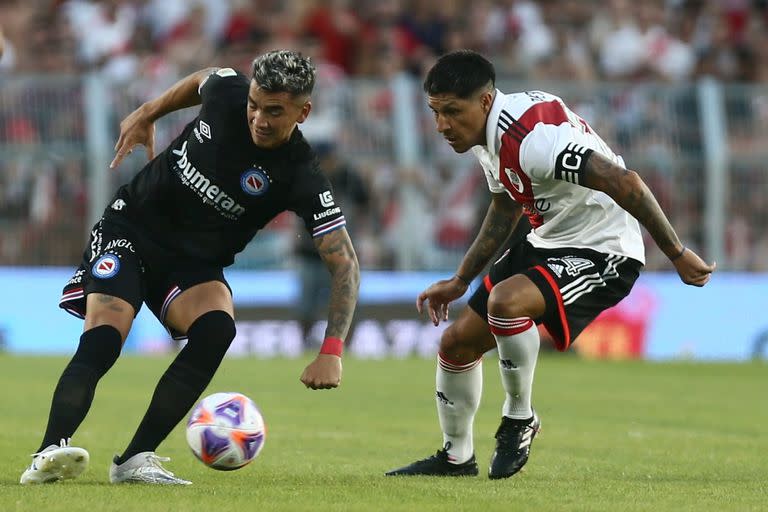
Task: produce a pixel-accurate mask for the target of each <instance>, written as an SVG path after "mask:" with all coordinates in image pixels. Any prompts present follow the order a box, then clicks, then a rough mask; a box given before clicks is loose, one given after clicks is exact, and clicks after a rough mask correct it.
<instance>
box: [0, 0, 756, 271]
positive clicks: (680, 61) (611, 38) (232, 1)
mask: <svg viewBox="0 0 768 512" xmlns="http://www.w3.org/2000/svg"><path fill="white" fill-rule="evenodd" d="M0 28H2V32H3V33H4V34H5V38H6V42H5V51H4V53H3V56H2V58H0V84H2V85H1V86H0V151H2V154H3V155H4V156H3V157H2V158H0V227H1V228H2V230H1V232H2V234H0V264H59V265H69V264H73V263H74V262H76V261H77V260H78V257H79V251H81V250H82V243H83V240H84V233H85V229H86V228H85V227H84V226H85V218H84V217H85V212H86V202H87V186H86V178H85V177H86V168H85V167H86V162H85V158H84V156H83V154H84V151H85V149H86V148H85V131H86V128H85V126H84V123H85V122H84V120H83V115H82V109H83V98H82V95H83V92H82V87H81V84H79V83H78V82H77V81H71V80H70V81H68V80H67V78H66V77H67V76H69V77H71V78H72V79H76V77H78V76H82V75H83V73H85V72H90V71H97V72H99V73H100V74H101V75H102V76H105V77H108V79H109V80H110V81H111V82H112V83H114V84H116V87H115V88H114V94H115V97H114V103H115V105H114V119H112V120H111V121H112V122H111V124H112V125H113V126H112V128H113V129H115V130H116V129H117V125H118V122H119V119H120V118H121V117H122V116H124V115H125V114H127V113H128V112H129V111H130V110H131V109H132V108H135V107H136V106H138V104H140V103H141V102H142V101H145V100H147V99H149V98H151V97H154V96H155V95H157V94H159V93H160V92H161V91H162V90H164V89H165V88H166V87H167V86H169V85H170V84H171V83H173V82H174V81H175V80H176V79H177V78H179V77H181V76H183V75H184V74H186V73H189V72H192V71H196V70H198V69H201V68H204V67H207V66H211V65H217V66H231V67H234V68H236V69H239V70H241V71H244V72H247V70H248V68H249V65H250V62H251V60H252V58H253V57H254V56H255V55H257V54H258V53H260V52H262V51H265V50H269V49H273V48H291V49H296V50H300V51H302V52H304V53H305V54H308V55H310V56H312V57H313V60H314V62H315V64H316V66H317V68H318V90H317V94H316V97H315V110H314V111H313V114H312V117H311V118H310V119H311V120H312V122H313V124H311V123H308V125H307V127H306V128H307V130H308V136H309V138H310V139H311V140H312V139H314V142H318V143H328V142H330V141H333V144H334V147H333V148H332V150H333V152H334V153H333V154H334V157H335V158H338V159H340V160H341V163H339V165H344V166H345V167H346V168H347V171H345V172H350V173H355V174H357V175H358V176H359V179H360V182H361V183H363V184H364V186H365V187H366V188H367V194H366V196H367V197H368V199H367V200H366V203H365V207H364V208H363V207H355V212H354V217H355V220H354V223H353V224H352V226H353V227H354V229H355V231H356V233H354V235H356V245H357V247H358V251H359V252H360V257H361V262H362V264H363V266H364V267H366V268H398V267H403V266H405V267H406V268H435V267H446V268H450V266H451V265H452V264H453V262H454V261H455V258H456V256H457V255H459V256H460V254H461V253H462V249H463V248H465V247H466V246H467V245H468V243H469V242H471V239H472V237H473V235H474V233H475V232H476V229H477V227H478V225H479V222H480V221H481V220H482V214H483V213H484V211H485V206H486V204H487V203H486V201H487V196H488V195H487V189H486V187H485V183H484V180H483V177H482V173H481V172H480V171H479V169H478V167H477V166H476V165H475V164H474V162H473V161H472V160H471V158H470V159H469V160H468V159H467V158H459V157H457V156H456V155H454V154H453V153H452V152H451V151H450V148H448V147H447V146H446V145H445V144H443V143H441V142H440V141H437V140H436V139H435V137H434V133H433V132H434V127H433V125H432V120H431V117H430V116H429V113H428V111H426V109H425V111H424V112H423V119H420V120H419V123H420V126H421V129H422V131H423V134H422V138H423V144H424V154H425V155H426V156H428V158H427V159H426V160H424V161H423V162H420V165H419V166H413V165H412V166H405V167H404V166H398V163H397V162H396V160H395V159H394V157H393V153H394V151H395V150H394V147H393V144H394V142H393V133H392V131H393V125H392V110H393V105H392V103H393V99H392V94H391V92H390V89H389V85H388V84H389V80H390V79H391V78H392V77H394V76H397V75H399V74H403V73H404V74H406V75H411V76H413V77H415V78H416V79H420V78H421V77H423V74H424V71H425V70H426V69H427V68H428V67H429V66H430V65H431V64H432V63H433V62H434V59H435V57H436V56H437V55H440V54H441V53H444V52H446V51H450V50H453V49H457V48H472V49H476V50H479V51H482V52H483V53H485V54H486V55H487V56H489V57H490V58H491V59H492V60H493V62H494V63H495V65H496V67H497V72H498V74H499V76H500V81H501V82H502V83H504V82H506V83H511V84H514V83H520V84H525V85H526V86H528V88H541V89H547V90H551V91H552V92H554V93H556V94H561V95H562V96H563V97H564V99H565V100H566V101H567V102H568V103H569V104H571V107H572V108H573V109H574V110H575V111H576V112H577V113H579V114H581V115H582V117H584V118H586V119H587V120H588V121H589V122H590V123H591V124H592V125H593V126H594V127H595V128H596V129H597V131H598V132H599V133H600V134H601V135H602V136H603V138H605V139H606V140H607V141H608V142H609V144H611V145H612V146H613V147H614V148H615V149H616V150H617V152H619V153H621V154H623V155H624V157H625V160H626V161H627V163H628V165H630V166H631V167H633V168H636V169H637V170H638V171H640V172H641V173H643V175H644V176H645V177H646V179H647V181H648V182H649V184H650V185H651V187H652V189H653V190H654V191H656V192H657V195H658V197H659V200H660V202H661V203H662V206H663V207H664V208H665V209H667V211H668V212H669V213H670V217H672V220H673V222H674V223H675V225H676V227H678V231H680V232H681V235H682V236H683V237H685V238H686V239H688V240H691V243H692V244H694V245H699V247H697V249H698V250H701V244H702V239H703V230H704V226H703V224H704V222H705V220H704V219H705V216H704V214H703V208H704V205H703V194H704V183H703V176H704V173H703V167H704V162H703V158H704V155H703V152H702V147H701V134H700V133H699V125H700V122H699V114H698V108H699V107H698V105H697V103H696V101H697V100H696V96H695V86H693V85H691V84H694V83H695V81H696V80H697V79H699V78H701V77H703V76H711V77H714V78H716V79H718V80H720V81H722V82H723V83H726V84H731V83H733V84H736V83H738V84H749V85H751V86H752V87H753V88H755V87H757V88H762V89H759V90H762V95H758V96H757V97H754V98H746V99H745V98H744V97H742V96H741V95H739V94H732V95H729V100H728V101H727V104H726V109H727V113H728V115H729V122H730V121H731V116H733V120H734V121H735V122H733V123H731V126H730V127H729V128H731V129H733V130H734V131H733V133H732V134H731V136H730V138H731V140H729V144H730V146H731V149H732V153H735V152H737V156H744V155H746V156H747V157H745V159H743V161H742V163H740V164H739V165H733V166H732V168H731V173H730V175H731V178H732V183H731V187H730V188H729V190H728V191H724V194H726V195H727V203H728V204H729V205H730V206H729V211H728V214H729V217H728V219H729V223H730V226H729V230H728V232H727V241H726V242H727V250H728V254H729V260H730V266H731V267H732V268H736V269H748V270H762V271H765V270H768V235H766V234H765V233H764V232H763V231H764V230H761V229H760V228H759V226H760V225H763V224H764V223H765V221H766V220H768V207H766V204H767V202H766V201H764V197H765V193H766V191H767V188H768V180H767V179H766V177H765V171H764V169H765V166H764V163H763V162H764V159H762V158H761V157H760V155H761V154H763V153H761V152H765V150H766V148H767V147H768V141H766V140H765V138H760V137H759V136H758V135H757V134H759V132H760V131H762V133H766V131H767V130H766V127H768V91H767V90H766V88H767V87H768V0H643V1H630V0H599V1H598V0H538V1H533V0H473V1H469V0H409V1H405V0H387V1H378V0H100V1H97V0H65V1H62V0H0ZM4 76H5V77H14V78H18V77H29V80H26V81H21V82H19V81H16V82H10V81H4V80H3V77H4ZM41 77H44V78H41ZM350 80H351V82H354V84H355V86H354V87H347V84H349V83H351V82H350ZM9 84H10V85H9ZM611 84H613V85H611ZM617 84H618V85H617ZM643 84H645V85H649V84H651V85H652V86H651V87H650V88H648V87H646V88H643V87H642V85H643ZM654 87H658V89H654ZM750 90H753V89H750ZM505 92H512V91H511V89H507V90H506V91H505ZM656 92H658V94H656ZM52 112H58V113H59V115H54V114H52ZM178 126H179V123H176V124H174V126H173V128H172V129H171V128H169V129H167V134H168V136H167V137H166V138H165V139H163V138H162V134H160V140H159V141H158V142H159V143H160V144H165V143H167V142H168V140H169V137H171V136H173V135H175V133H176V132H177V128H178ZM729 133H730V132H729ZM323 134H325V136H323ZM329 151H330V150H329ZM750 155H751V156H750ZM134 165H135V168H136V169H138V168H139V166H140V165H141V162H140V161H138V160H135V161H134ZM123 178H125V176H123ZM404 188H405V189H407V190H409V191H411V192H413V191H415V194H411V195H408V193H405V194H404V193H403V189H404ZM406 203H407V204H406ZM405 215H407V216H409V217H413V216H414V215H417V216H418V217H419V223H421V224H422V225H424V226H428V225H429V226H432V228H431V233H430V236H431V240H430V245H429V247H427V248H424V247H423V246H422V247H421V249H420V250H419V251H417V252H418V253H419V255H420V256H419V257H418V258H416V259H415V260H413V261H411V260H409V263H407V264H405V265H403V263H402V261H399V259H402V257H403V254H404V253H403V251H402V245H403V244H407V243H415V242H416V241H415V240H407V241H406V240H403V238H402V233H403V231H402V230H401V229H400V227H402V224H403V222H411V223H413V220H412V219H410V220H409V219H406V220H404V219H403V216H405ZM731 228H732V229H731ZM272 229H273V230H275V231H276V232H278V233H286V232H289V231H291V230H292V229H293V225H292V224H291V222H289V221H284V220H282V221H279V222H277V223H275V225H274V226H273V227H272ZM295 238H296V237H295V236H291V237H282V238H280V237H275V240H282V241H277V242H275V247H276V252H277V253H279V252H280V251H281V250H283V251H284V250H285V249H286V246H285V244H286V243H291V242H290V240H295ZM286 240H289V241H288V242H286ZM297 245H298V246H301V244H300V243H299V244H297ZM650 245H652V244H650ZM755 249H757V251H756V250H755ZM300 252H301V251H299V253H300ZM259 258H262V260H263V257H262V256H254V259H253V262H254V264H261V263H262V262H263V261H262V260H260V259H259ZM243 261H248V254H246V255H245V256H244V259H243ZM277 261H284V259H280V258H277ZM265 264H267V265H269V264H270V262H266V263H265ZM648 267H649V268H650V269H668V268H669V265H668V263H667V262H666V261H664V259H663V257H661V255H660V254H659V253H658V252H657V251H655V250H653V249H652V248H650V249H649V262H648Z"/></svg>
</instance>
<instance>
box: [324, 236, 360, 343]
mask: <svg viewBox="0 0 768 512" xmlns="http://www.w3.org/2000/svg"><path fill="white" fill-rule="evenodd" d="M315 247H317V252H318V254H320V257H321V258H322V260H323V262H325V265H326V267H328V271H329V272H330V273H331V297H330V300H329V303H328V327H327V329H326V330H325V335H326V337H328V336H331V337H334V338H341V339H344V338H345V337H346V336H347V332H348V331H349V325H350V324H351V323H352V315H353V314H354V312H355V305H357V293H358V289H359V287H360V267H359V265H358V263H357V255H356V254H355V249H354V248H353V247H352V241H351V240H350V239H349V235H348V234H347V230H346V229H344V228H341V229H337V230H336V231H331V232H330V233H328V234H327V235H325V236H322V237H319V238H317V239H316V240H315Z"/></svg>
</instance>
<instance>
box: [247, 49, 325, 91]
mask: <svg viewBox="0 0 768 512" xmlns="http://www.w3.org/2000/svg"><path fill="white" fill-rule="evenodd" d="M251 78H252V79H253V80H255V81H256V83H257V84H259V87H261V88H262V89H264V90H266V91H269V92H288V93H291V94H292V95H294V96H301V95H309V94H312V89H314V87H315V67H314V66H313V65H312V61H310V59H309V58H308V57H304V56H303V55H302V54H301V53H299V52H293V51H290V50H273V51H271V52H267V53H265V54H264V55H260V56H258V57H256V59H255V60H254V61H253V74H252V76H251Z"/></svg>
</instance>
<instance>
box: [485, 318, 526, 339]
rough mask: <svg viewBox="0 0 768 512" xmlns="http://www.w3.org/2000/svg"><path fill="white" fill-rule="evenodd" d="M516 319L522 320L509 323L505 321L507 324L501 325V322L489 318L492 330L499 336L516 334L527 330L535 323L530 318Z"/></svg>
mask: <svg viewBox="0 0 768 512" xmlns="http://www.w3.org/2000/svg"><path fill="white" fill-rule="evenodd" d="M515 320H520V322H513V323H507V322H506V321H505V324H507V325H501V323H497V322H494V321H493V320H488V325H489V326H490V327H491V332H492V333H493V334H496V335H497V336H514V335H515V334H520V333H521V332H525V331H527V330H528V329H530V328H531V327H533V325H534V324H533V320H531V319H530V318H525V319H523V318H520V319H515Z"/></svg>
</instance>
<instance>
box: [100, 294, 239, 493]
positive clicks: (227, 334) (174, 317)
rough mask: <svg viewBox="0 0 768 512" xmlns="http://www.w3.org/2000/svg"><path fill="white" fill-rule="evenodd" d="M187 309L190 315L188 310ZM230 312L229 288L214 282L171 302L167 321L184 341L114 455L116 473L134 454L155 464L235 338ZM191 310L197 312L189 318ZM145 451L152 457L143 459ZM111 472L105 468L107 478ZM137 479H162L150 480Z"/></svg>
mask: <svg viewBox="0 0 768 512" xmlns="http://www.w3.org/2000/svg"><path fill="white" fill-rule="evenodd" d="M208 285H211V286H208ZM216 285H221V287H223V288H224V290H225V291H226V295H223V294H221V293H217V292H220V291H221V289H219V288H218V286H216ZM206 297H208V299H209V300H208V302H206ZM177 301H179V302H177ZM218 308H220V309H218ZM189 310H192V311H193V312H194V313H193V314H189ZM232 310H233V308H232V300H231V295H229V290H228V289H226V287H225V286H224V285H223V284H222V283H218V282H216V283H213V282H210V283H204V284H202V285H198V286H195V287H192V288H189V289H188V290H185V291H184V292H182V293H181V294H180V295H179V297H178V298H177V299H176V300H175V301H174V302H172V303H171V305H170V307H169V313H168V317H167V318H168V319H169V320H168V322H167V323H168V324H169V325H170V326H171V327H173V328H174V329H175V330H178V331H180V332H186V334H187V337H188V342H187V344H186V345H185V347H184V348H183V349H182V350H181V351H180V352H179V354H178V355H177V356H176V359H174V361H173V362H172V363H171V365H170V366H169V367H168V369H167V370H166V371H165V373H164V374H163V376H162V377H161V378H160V381H159V382H158V384H157V387H156V388H155V392H154V394H153V396H152V400H151V402H150V404H149V408H148V409H147V412H146V414H145V416H144V418H143V419H142V421H141V424H140V425H139V428H138V429H137V431H136V433H135V435H134V437H133V439H132V440H131V442H130V444H129V445H128V447H127V448H126V450H125V452H124V453H123V454H122V455H121V456H119V457H115V459H114V462H115V467H116V468H117V469H116V471H118V474H119V473H120V471H119V469H120V468H122V467H124V466H125V464H126V463H128V462H130V460H132V459H134V458H135V457H139V460H140V461H142V462H141V464H145V463H146V464H150V465H151V466H157V465H159V460H161V459H158V458H157V457H156V456H154V451H155V449H156V448H157V447H158V446H159V445H160V443H161V442H162V441H163V440H164V439H165V438H166V437H167V436H168V434H169V433H170V432H171V430H173V428H174V427H175V426H176V424H178V423H179V421H181V419H182V418H183V417H184V415H185V414H187V412H188V411H189V410H190V409H191V408H192V406H193V405H194V404H195V402H196V401H197V399H198V398H199V397H200V395H201V393H202V392H203V390H204V389H205V388H206V386H207V385H208V383H209V382H210V381H211V379H212V378H213V375H214V374H215V373H216V370H217V369H218V367H219V364H220V363H221V361H222V359H223V358H224V354H225V353H226V352H227V349H228V348H229V345H230V343H231V342H232V340H233V339H234V337H235V322H234V319H233V317H232ZM194 314H198V316H197V317H195V318H193V315H194ZM171 322H175V323H171ZM187 322H188V323H187ZM142 454H144V455H142ZM146 454H151V455H152V457H150V458H149V459H147V456H148V455H147V456H145V455H146ZM128 467H130V466H128ZM144 472H145V471H144V470H142V471H139V473H142V474H143V473H144ZM112 474H113V473H112V471H111V472H110V479H111V480H112ZM142 481H144V482H145V483H163V482H159V481H155V480H154V479H151V478H150V479H148V480H142Z"/></svg>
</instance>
